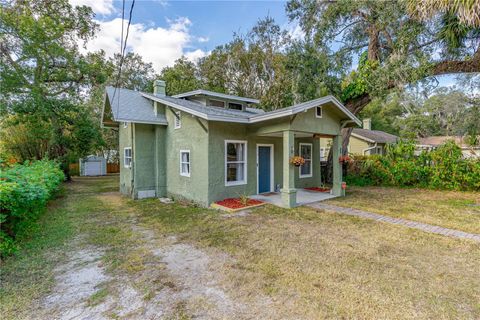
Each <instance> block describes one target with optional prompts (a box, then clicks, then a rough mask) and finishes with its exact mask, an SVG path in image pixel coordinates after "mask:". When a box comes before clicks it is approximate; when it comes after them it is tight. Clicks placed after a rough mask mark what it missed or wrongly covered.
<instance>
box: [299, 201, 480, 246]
mask: <svg viewBox="0 0 480 320" xmlns="http://www.w3.org/2000/svg"><path fill="white" fill-rule="evenodd" d="M307 206H309V207H311V208H314V209H320V210H326V211H333V212H338V213H343V214H347V215H350V216H357V217H362V218H367V219H372V220H376V221H381V222H387V223H391V224H398V225H402V226H405V227H409V228H414V229H419V230H422V231H426V232H430V233H436V234H441V235H444V236H449V237H454V238H459V239H470V240H474V241H476V242H480V234H474V233H468V232H463V231H459V230H454V229H448V228H443V227H438V226H434V225H431V224H426V223H421V222H416V221H411V220H405V219H401V218H392V217H388V216H384V215H381V214H378V213H372V212H368V211H362V210H357V209H352V208H345V207H339V206H334V205H330V204H326V203H322V202H316V203H311V204H308V205H307Z"/></svg>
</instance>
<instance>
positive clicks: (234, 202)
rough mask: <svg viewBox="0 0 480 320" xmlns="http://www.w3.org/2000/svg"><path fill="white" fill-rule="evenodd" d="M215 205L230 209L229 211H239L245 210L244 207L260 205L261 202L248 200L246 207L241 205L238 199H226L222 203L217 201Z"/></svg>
mask: <svg viewBox="0 0 480 320" xmlns="http://www.w3.org/2000/svg"><path fill="white" fill-rule="evenodd" d="M215 203H216V204H218V205H221V206H224V207H227V208H230V209H240V208H245V207H249V206H254V205H257V204H262V203H263V201H260V200H255V199H248V201H247V205H246V206H244V205H243V204H242V202H241V201H240V199H238V198H228V199H224V200H222V201H217V202H215Z"/></svg>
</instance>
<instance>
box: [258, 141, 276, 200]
mask: <svg viewBox="0 0 480 320" xmlns="http://www.w3.org/2000/svg"><path fill="white" fill-rule="evenodd" d="M259 147H270V191H269V192H273V191H275V186H274V181H273V179H274V177H273V176H274V174H275V170H274V165H275V156H274V145H273V144H266V143H257V194H259V193H258V187H259V186H258V179H259V178H260V176H259V175H258V168H259V162H258V148H259Z"/></svg>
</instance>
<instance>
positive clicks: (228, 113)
mask: <svg viewBox="0 0 480 320" xmlns="http://www.w3.org/2000/svg"><path fill="white" fill-rule="evenodd" d="M143 96H144V97H152V98H153V99H157V100H162V101H164V102H167V103H168V102H169V103H171V104H176V105H180V106H182V107H185V108H188V109H191V110H193V111H197V112H199V113H203V114H206V115H212V116H222V117H234V118H241V119H248V118H249V117H251V116H252V115H255V114H257V113H256V112H251V111H248V110H247V111H240V110H233V109H222V108H217V107H209V106H204V105H203V104H201V103H199V102H195V101H191V100H186V99H179V98H174V97H169V96H157V95H153V94H151V93H143Z"/></svg>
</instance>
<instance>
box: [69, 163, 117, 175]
mask: <svg viewBox="0 0 480 320" xmlns="http://www.w3.org/2000/svg"><path fill="white" fill-rule="evenodd" d="M68 167H69V169H70V174H71V175H79V174H80V168H79V165H78V163H70V164H69V166H68ZM119 172H120V165H119V164H118V163H107V173H119Z"/></svg>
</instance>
